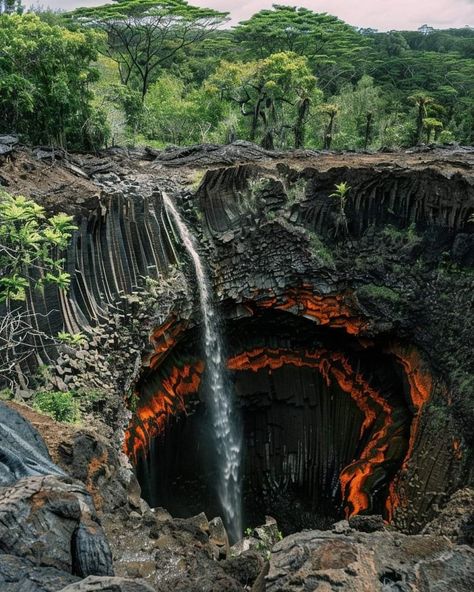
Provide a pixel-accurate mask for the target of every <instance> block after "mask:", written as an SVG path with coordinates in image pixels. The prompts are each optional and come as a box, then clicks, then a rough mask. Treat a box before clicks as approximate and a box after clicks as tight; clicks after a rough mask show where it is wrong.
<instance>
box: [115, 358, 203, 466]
mask: <svg viewBox="0 0 474 592" xmlns="http://www.w3.org/2000/svg"><path fill="white" fill-rule="evenodd" d="M203 371H204V363H203V362H198V363H197V364H196V365H194V366H191V365H185V366H183V367H182V368H178V367H174V368H173V369H172V371H171V374H170V375H169V376H168V377H167V378H165V379H164V380H163V381H162V383H161V389H160V390H159V391H158V392H156V393H155V394H154V395H153V396H152V397H151V399H150V400H148V401H147V402H146V403H145V404H144V405H142V406H140V407H139V408H138V409H137V411H136V413H135V416H134V418H133V420H132V422H131V423H130V425H129V427H128V429H127V431H126V433H125V444H124V448H125V451H126V453H127V454H128V455H129V456H130V457H131V458H133V459H134V460H135V461H136V460H137V455H138V453H139V452H143V453H145V452H146V451H147V450H148V448H149V446H150V442H151V439H152V438H153V437H154V436H157V435H158V434H160V433H161V432H162V431H163V429H164V427H165V425H166V421H167V419H168V418H169V417H170V416H171V415H175V414H176V413H179V412H182V411H184V412H185V411H186V404H185V397H186V396H188V395H192V394H194V393H196V392H197V391H198V389H199V385H200V383H201V375H202V373H203Z"/></svg>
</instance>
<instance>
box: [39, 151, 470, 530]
mask: <svg viewBox="0 0 474 592" xmlns="http://www.w3.org/2000/svg"><path fill="white" fill-rule="evenodd" d="M264 156H265V155H264ZM443 158H444V160H443ZM443 158H441V157H438V156H433V158H432V159H431V161H430V158H429V157H426V162H425V163H424V164H420V163H417V162H415V161H413V162H410V163H407V164H405V165H393V164H390V162H389V159H388V158H387V160H386V162H384V163H377V162H375V163H374V164H370V163H368V162H362V163H359V164H357V163H355V164H354V163H353V164H352V165H350V166H347V165H340V164H339V163H337V162H333V163H332V165H331V166H329V165H325V164H324V161H323V162H319V160H318V159H317V158H315V157H311V158H309V157H307V155H306V156H305V155H302V156H301V158H299V159H295V160H293V161H292V160H291V159H285V158H284V157H282V156H280V157H279V158H274V159H270V158H269V157H268V159H267V160H265V159H263V160H261V161H259V162H258V164H245V165H242V164H239V163H238V162H237V163H235V164H234V165H233V166H227V167H225V168H221V169H215V170H211V171H209V172H208V173H207V174H205V176H204V178H203V181H202V183H201V185H200V188H199V189H198V191H197V192H196V194H193V193H192V192H190V191H189V190H185V189H183V188H182V186H180V184H179V179H176V181H172V180H171V181H169V180H168V181H163V178H165V179H166V177H171V178H172V177H173V175H174V173H171V172H170V171H169V169H168V170H167V171H166V172H165V173H163V171H160V175H159V176H158V175H156V174H155V173H154V172H153V171H152V170H148V171H147V173H146V174H143V173H141V176H140V177H139V180H135V181H134V182H132V183H131V182H130V181H128V180H127V178H126V175H115V177H109V179H108V180H107V179H106V178H101V179H100V181H101V183H102V188H103V191H102V194H101V196H100V198H99V199H97V201H95V203H94V205H93V207H92V208H91V207H88V208H86V209H84V207H81V208H78V210H77V212H76V214H77V220H78V223H79V230H78V232H77V233H76V234H75V237H74V240H73V243H72V245H71V247H70V249H69V252H68V253H67V270H68V271H69V272H70V273H71V274H72V284H71V290H70V292H69V294H68V295H67V296H64V295H59V294H57V293H56V292H55V291H54V290H52V289H48V290H46V291H45V293H44V295H38V294H36V293H35V294H32V295H31V298H30V302H29V306H30V308H31V310H33V311H35V312H40V313H42V314H46V312H48V311H50V310H51V309H53V313H50V314H49V315H48V317H47V321H44V320H43V321H40V323H45V322H46V324H45V325H43V327H44V328H45V329H47V330H48V332H52V333H53V334H54V333H56V332H57V331H59V330H61V329H63V328H64V329H66V330H68V331H71V332H73V333H74V332H77V331H82V332H84V333H85V334H86V335H87V337H88V340H87V344H86V346H85V347H84V348H82V349H80V350H79V351H71V350H70V349H69V348H65V347H64V346H63V347H61V348H60V351H59V352H58V350H57V348H56V346H48V347H45V348H44V350H42V351H40V360H38V359H36V360H33V359H32V360H31V364H32V365H31V368H30V371H32V370H33V368H34V367H35V366H36V365H37V363H38V361H41V362H42V363H48V364H50V365H51V367H52V376H51V379H50V380H51V382H52V383H53V384H54V386H55V387H56V388H60V389H64V390H65V389H70V388H76V389H77V388H101V389H104V390H105V391H106V392H107V393H108V396H107V400H106V401H105V402H104V403H103V404H102V408H100V406H99V414H101V419H102V420H104V421H105V423H107V424H108V425H109V427H110V428H111V432H115V435H116V437H117V440H120V438H121V433H122V432H121V429H123V426H124V425H125V423H126V421H127V415H130V412H129V411H127V410H126V408H125V405H124V401H125V400H128V403H132V404H131V408H132V409H134V408H135V407H136V406H138V411H140V409H146V406H147V403H148V401H147V396H146V393H145V395H143V393H141V392H140V391H137V390H136V388H135V387H134V384H136V380H137V379H138V378H140V377H141V379H142V382H143V381H145V382H146V376H147V375H148V374H150V375H151V374H152V373H153V371H154V370H155V369H156V368H159V367H160V365H161V364H162V363H163V361H164V360H166V358H167V357H168V356H170V355H173V351H174V348H175V347H176V345H177V344H179V343H180V341H181V340H182V339H185V338H186V336H189V332H188V330H189V329H190V328H192V326H193V325H195V324H196V323H198V322H199V319H198V318H197V316H196V314H195V313H196V310H195V306H196V302H195V301H194V300H193V295H192V292H193V291H192V282H193V278H192V276H191V274H190V268H189V267H188V266H187V265H186V259H185V257H184V256H183V252H182V249H181V247H180V245H179V241H177V240H176V236H174V234H173V229H172V226H171V225H170V222H169V220H168V219H167V217H166V215H165V213H164V210H163V204H162V201H161V198H160V194H159V191H160V189H166V190H167V191H168V192H170V193H172V195H173V198H174V199H175V200H176V201H177V203H178V204H179V206H180V208H181V210H182V211H183V213H184V215H185V216H186V218H187V220H188V222H189V224H190V225H192V226H193V227H194V228H195V229H196V232H197V234H198V235H199V236H200V240H201V244H202V248H203V252H205V253H206V257H207V259H208V262H209V265H210V267H211V269H212V270H213V275H214V283H215V289H216V293H217V294H218V297H219V300H220V301H221V303H222V307H223V312H224V313H225V316H226V318H227V319H228V320H229V321H234V320H235V321H237V320H238V319H242V318H246V319H253V318H256V317H258V316H259V315H260V314H261V313H262V312H263V311H268V310H276V311H284V312H285V313H287V314H289V315H293V316H298V317H299V316H302V317H305V318H308V319H310V320H311V321H312V322H314V323H315V324H316V325H318V326H322V327H326V328H327V329H328V330H331V331H332V330H334V331H335V332H336V336H337V339H338V340H344V339H346V337H354V336H355V338H356V339H357V340H358V343H359V344H360V346H361V347H366V346H370V347H373V348H376V349H378V351H386V352H390V355H392V356H393V357H394V359H395V360H396V359H398V360H399V362H398V364H399V365H400V366H401V367H403V368H404V371H405V375H406V379H405V381H406V386H405V390H406V393H407V404H408V405H409V407H410V408H411V412H412V413H413V414H414V416H415V418H416V421H414V422H413V423H412V427H411V430H412V433H411V436H410V447H411V450H410V455H409V458H407V459H406V461H405V462H404V463H403V466H402V468H401V473H400V475H399V478H398V479H397V480H396V481H394V482H393V485H392V491H391V501H392V510H391V511H393V513H394V519H395V521H396V522H397V523H398V524H399V525H400V526H402V527H403V528H406V529H414V530H416V529H419V528H420V526H422V523H423V522H424V521H426V519H427V518H428V517H429V516H430V515H432V514H433V513H434V512H435V511H436V506H437V505H438V504H439V503H442V502H443V500H445V499H446V496H447V495H448V494H449V493H451V492H452V491H454V490H455V489H456V488H457V487H459V486H460V485H462V484H463V483H465V482H466V481H467V479H468V473H469V471H470V467H471V454H472V440H471V438H472V432H471V431H470V421H471V420H470V418H472V355H471V351H472V341H471V340H472V334H473V329H472V323H473V316H472V309H471V298H472V263H473V262H472V256H473V255H472V252H473V238H472V237H473V223H472V222H470V221H469V220H470V217H471V216H472V213H473V212H474V193H473V184H472V175H471V173H470V170H469V162H468V158H467V157H464V156H463V155H461V156H459V155H457V156H456V157H455V158H454V157H453V158H449V157H447V158H446V157H443ZM274 160H279V161H280V162H274ZM205 162H206V161H205V159H204V164H205ZM229 164H232V163H229ZM341 181H347V182H348V183H349V185H350V186H351V191H350V194H349V199H348V204H347V217H348V222H349V236H347V237H346V236H341V235H339V236H338V235H336V233H335V228H336V225H337V202H335V199H334V198H332V197H330V195H329V194H330V193H331V192H332V191H333V189H334V185H335V183H336V182H337V183H339V182H341ZM72 210H73V213H74V207H72ZM178 261H180V262H181V264H182V267H181V269H180V270H176V269H173V268H170V267H169V266H170V265H175V264H176V263H177V262H178ZM183 273H184V275H185V276H186V277H187V280H188V281H187V283H186V282H185V278H184V276H183ZM146 278H151V279H152V280H156V281H154V282H153V281H152V282H150V281H149V280H148V281H147V280H146ZM40 318H41V319H44V318H46V317H40ZM152 335H153V336H154V337H153V338H152V339H150V338H151V336H152ZM453 352H455V354H454V355H453ZM413 360H415V363H414V367H413V368H412V367H411V366H412V362H413ZM425 375H428V376H429V378H430V388H429V393H428V394H426V392H422V391H423V387H421V391H420V387H419V385H420V384H426V380H425V379H423V378H422V379H421V380H419V378H420V377H423V376H425ZM143 383H144V382H143ZM417 389H418V390H417ZM425 390H426V389H425ZM142 395H143V397H142ZM137 397H138V400H137ZM470 397H471V398H470ZM164 419H166V414H165V416H164ZM134 421H135V419H134V418H132V423H131V430H132V432H133V429H134V425H136V424H134V423H133V422H134ZM156 421H158V419H157V420H156ZM160 421H161V420H160ZM129 434H130V432H129Z"/></svg>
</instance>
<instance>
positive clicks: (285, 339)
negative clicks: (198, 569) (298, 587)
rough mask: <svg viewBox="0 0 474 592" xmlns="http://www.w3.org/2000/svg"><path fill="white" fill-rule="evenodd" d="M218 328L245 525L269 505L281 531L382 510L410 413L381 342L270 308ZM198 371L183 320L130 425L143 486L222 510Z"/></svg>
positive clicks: (209, 510)
mask: <svg viewBox="0 0 474 592" xmlns="http://www.w3.org/2000/svg"><path fill="white" fill-rule="evenodd" d="M167 330H168V331H170V327H169V326H168V327H167ZM170 333H171V334H172V333H173V330H171V332H170ZM226 333H227V344H228V351H227V367H228V370H229V373H230V377H231V383H232V388H233V389H234V390H235V394H236V397H237V401H238V406H239V409H240V422H241V429H242V431H243V442H244V452H243V467H242V485H243V516H244V526H250V525H254V524H258V523H261V522H262V520H264V517H265V515H271V516H274V517H275V518H276V519H277V521H278V524H279V526H280V528H281V529H282V531H283V533H285V534H287V533H291V532H296V531H298V530H301V529H302V528H311V527H318V526H319V527H320V526H323V525H327V524H330V523H332V522H334V520H337V519H339V518H341V517H344V516H345V515H346V516H347V515H352V514H357V513H369V514H370V513H374V514H381V513H382V514H384V515H385V516H386V517H387V509H386V504H387V498H388V495H389V485H390V483H391V481H392V479H393V478H394V475H395V473H396V472H397V471H398V470H399V469H400V467H401V464H402V462H403V460H404V458H405V456H406V454H407V450H408V443H409V437H410V426H411V423H412V417H413V415H412V412H413V407H412V406H411V402H410V395H409V389H408V388H407V383H406V380H405V378H404V372H403V369H402V367H401V365H400V364H399V363H397V362H396V361H395V359H394V358H393V357H392V356H391V355H390V354H389V353H388V352H387V351H385V352H384V348H385V346H386V345H387V344H384V343H382V342H380V343H376V344H375V343H368V342H364V343H363V345H362V344H361V342H360V341H359V340H358V339H356V338H355V337H354V336H351V335H348V334H347V332H346V331H345V330H344V329H342V328H336V329H334V328H327V327H321V326H318V325H317V324H316V323H314V321H313V320H310V319H308V318H304V317H298V316H295V315H293V314H291V313H289V312H286V311H280V310H275V309H268V310H265V309H264V310H262V311H259V312H258V313H257V314H255V315H253V316H250V317H243V318H240V319H238V320H233V321H229V322H228V323H227V326H226ZM173 339H174V338H173ZM203 370H204V365H203V363H202V356H201V352H200V340H199V328H194V329H190V330H187V331H184V332H183V333H182V334H181V336H180V338H179V339H178V343H177V344H176V345H174V347H173V346H171V347H170V349H169V350H168V351H167V352H166V355H165V356H164V357H162V358H161V360H160V362H159V364H158V365H157V366H155V367H154V368H152V369H150V370H149V371H147V372H146V373H145V374H144V375H143V376H142V378H141V381H140V382H139V383H138V385H137V393H138V395H139V397H140V398H139V403H138V412H137V416H139V417H140V416H141V418H142V420H143V425H142V426H140V425H136V426H135V428H134V429H133V430H132V431H129V446H133V447H134V448H135V452H136V460H137V475H138V478H139V481H140V485H141V487H142V495H143V496H144V498H145V499H146V501H148V502H149V503H150V505H151V506H152V507H153V506H155V507H156V506H163V507H165V508H167V509H168V510H169V511H171V513H172V514H173V515H176V516H181V517H189V516H192V515H195V514H197V513H199V512H201V511H203V510H204V511H205V512H206V514H207V515H210V516H213V515H218V514H219V506H218V503H217V499H216V496H215V492H214V489H213V474H214V472H215V467H214V466H213V462H214V461H213V459H214V455H213V454H211V452H210V446H212V442H211V440H210V438H209V431H210V430H209V423H208V418H207V413H206V405H205V403H204V401H205V393H204V392H203V390H204V388H203V387H202V385H201V376H202V373H203ZM200 387H201V388H200ZM157 393H158V395H157ZM167 403H169V405H171V407H169V406H167ZM160 405H161V407H160ZM170 409H172V411H170ZM142 430H143V431H144V432H146V437H145V438H143V437H142V439H140V435H141V434H143V431H142Z"/></svg>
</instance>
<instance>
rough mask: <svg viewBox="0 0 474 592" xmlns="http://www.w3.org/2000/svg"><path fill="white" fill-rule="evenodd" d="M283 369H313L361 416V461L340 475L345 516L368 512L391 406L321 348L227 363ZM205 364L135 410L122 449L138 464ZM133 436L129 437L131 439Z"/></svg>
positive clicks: (175, 373)
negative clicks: (370, 481)
mask: <svg viewBox="0 0 474 592" xmlns="http://www.w3.org/2000/svg"><path fill="white" fill-rule="evenodd" d="M284 365H293V366H297V367H310V368H317V369H318V370H319V371H320V372H321V374H322V376H323V377H324V378H325V380H326V383H327V384H330V382H331V380H332V379H334V380H335V381H336V382H337V384H338V385H339V387H340V388H341V389H342V390H343V391H344V392H346V393H347V394H349V396H350V397H351V398H352V399H353V400H354V402H355V404H356V405H357V407H358V408H359V409H360V410H361V412H362V413H363V415H364V421H363V423H362V426H361V433H360V437H361V438H363V437H364V436H366V435H368V434H369V433H370V430H372V429H373V428H374V426H376V425H377V426H378V427H376V429H375V431H374V433H373V434H371V436H370V439H369V441H368V443H367V444H366V445H365V447H364V449H363V451H362V453H361V455H360V458H359V459H357V460H354V461H353V462H352V463H351V464H350V465H348V466H347V467H345V468H344V469H343V470H342V471H341V474H340V482H341V489H342V495H343V499H345V500H347V504H348V505H347V507H346V514H347V515H348V516H352V515H353V514H357V513H359V512H362V511H364V510H366V509H368V507H369V505H370V501H369V494H368V493H367V491H366V484H367V480H368V479H369V478H370V477H371V476H372V475H373V473H374V471H376V470H377V468H379V467H381V466H382V465H383V463H384V462H385V461H386V460H387V451H388V449H389V442H390V438H391V436H392V435H393V433H395V432H396V431H397V430H398V427H399V426H397V425H394V422H393V414H392V408H391V406H390V405H389V404H388V403H387V401H385V399H384V398H383V397H382V396H381V395H380V393H378V392H377V391H376V390H375V389H373V388H372V387H371V386H370V385H369V384H368V383H367V381H366V380H365V379H364V378H363V376H362V375H361V374H360V373H359V372H355V371H354V369H353V368H352V366H351V365H350V363H349V361H348V360H347V358H346V357H345V356H344V355H343V354H341V353H338V352H330V351H327V350H324V349H319V350H315V351H311V352H310V351H305V352H295V351H291V350H284V349H273V348H255V349H253V350H251V351H249V352H243V353H241V354H239V355H236V356H233V357H231V358H230V359H229V360H228V367H229V369H230V370H234V371H243V370H252V371H254V372H257V371H258V370H261V369H263V368H268V369H270V370H276V369H278V368H281V367H282V366H284ZM203 370H204V364H203V363H202V362H198V363H197V364H196V365H195V366H190V365H186V366H184V367H183V368H176V367H175V368H173V369H172V371H171V374H170V376H169V378H167V379H165V380H163V382H162V388H161V389H160V390H159V391H158V392H157V393H156V394H155V395H153V397H152V398H151V400H150V401H149V402H148V403H147V404H145V405H142V406H141V407H139V409H138V410H137V412H136V416H135V418H134V420H133V425H132V424H131V425H130V426H129V429H128V430H127V434H126V451H127V453H128V454H129V456H131V457H132V458H134V459H135V460H136V458H137V454H138V452H140V451H142V452H145V451H146V450H147V449H148V446H149V443H150V439H151V438H152V437H153V436H156V435H157V434H159V433H160V432H161V431H162V430H163V428H164V426H165V423H166V420H167V418H168V417H169V416H170V415H172V414H175V413H177V412H179V411H184V410H185V397H186V396H187V395H190V394H194V393H196V392H197V390H198V388H199V385H200V381H201V375H202V372H203ZM131 434H133V438H132V437H131Z"/></svg>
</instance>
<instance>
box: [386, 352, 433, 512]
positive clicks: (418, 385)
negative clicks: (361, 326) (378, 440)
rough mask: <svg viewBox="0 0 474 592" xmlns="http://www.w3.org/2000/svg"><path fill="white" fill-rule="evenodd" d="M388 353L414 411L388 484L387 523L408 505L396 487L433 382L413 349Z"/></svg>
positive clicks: (410, 455)
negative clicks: (405, 385) (401, 457)
mask: <svg viewBox="0 0 474 592" xmlns="http://www.w3.org/2000/svg"><path fill="white" fill-rule="evenodd" d="M388 351H389V352H390V353H392V354H393V355H394V356H395V357H396V359H397V360H398V362H399V363H400V364H401V365H402V367H403V370H404V371H405V376H406V378H407V380H408V385H409V390H410V399H411V403H412V405H413V410H414V416H413V421H412V424H411V428H410V439H409V443H408V450H407V453H406V455H405V458H404V460H403V463H402V466H401V469H400V471H399V472H398V474H397V475H396V476H395V478H394V479H393V481H392V482H391V483H390V486H389V494H388V497H387V501H386V504H385V507H386V510H387V515H388V520H389V522H392V521H393V517H394V514H395V511H396V509H397V508H398V507H400V506H403V507H405V506H407V505H408V500H407V499H406V498H405V496H404V495H403V494H402V493H401V492H400V488H399V487H398V485H399V483H400V476H401V474H402V473H403V472H405V471H406V470H407V468H408V463H409V460H410V458H411V457H412V455H413V450H414V448H415V443H416V438H417V434H418V429H419V426H420V419H421V414H422V410H423V407H424V406H425V404H426V403H427V401H428V400H429V398H430V396H431V391H432V387H433V381H432V378H431V375H430V373H429V372H428V370H427V369H426V368H425V367H424V364H423V361H422V359H421V356H420V354H419V353H418V352H417V351H416V350H414V349H413V348H408V347H403V346H401V345H400V344H394V345H392V346H390V348H388Z"/></svg>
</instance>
